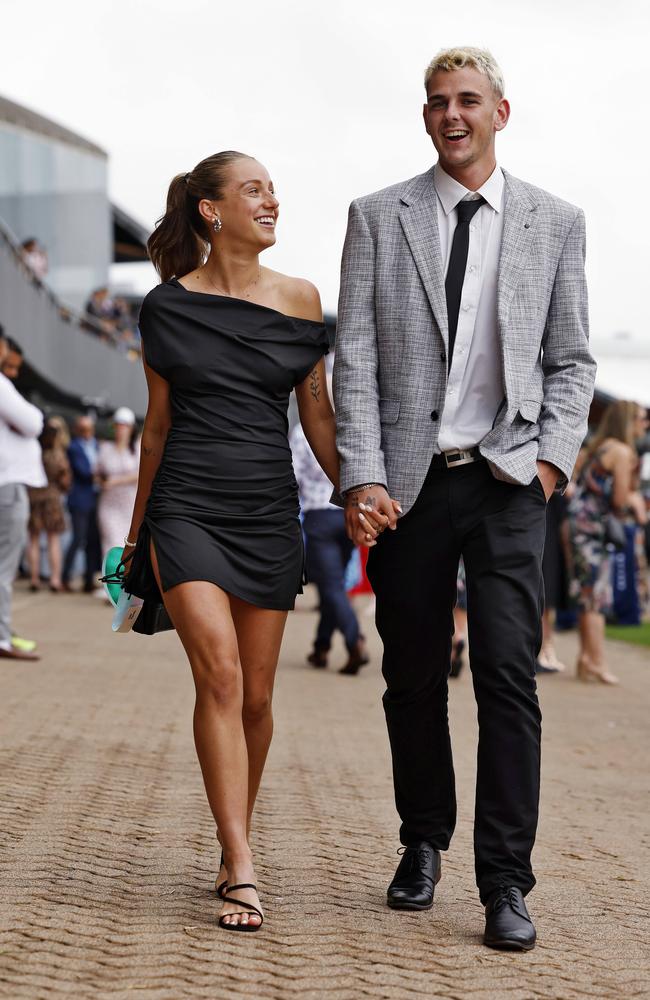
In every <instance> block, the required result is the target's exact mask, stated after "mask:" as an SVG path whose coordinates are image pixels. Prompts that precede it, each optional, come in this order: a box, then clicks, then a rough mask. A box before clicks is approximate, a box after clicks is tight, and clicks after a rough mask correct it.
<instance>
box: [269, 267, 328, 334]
mask: <svg viewBox="0 0 650 1000" xmlns="http://www.w3.org/2000/svg"><path fill="white" fill-rule="evenodd" d="M267 274H268V280H269V285H270V286H271V287H272V288H273V292H274V298H275V299H276V300H277V301H278V302H280V303H281V304H282V305H281V310H280V311H281V312H284V313H286V314H287V315H288V316H296V317H298V319H311V320H314V321H315V322H317V323H320V322H322V320H323V307H322V306H321V301H320V295H319V293H318V289H317V288H316V286H315V285H314V284H312V282H311V281H307V279H306V278H294V277H291V276H290V275H288V274H281V273H280V271H270V270H268V269H267Z"/></svg>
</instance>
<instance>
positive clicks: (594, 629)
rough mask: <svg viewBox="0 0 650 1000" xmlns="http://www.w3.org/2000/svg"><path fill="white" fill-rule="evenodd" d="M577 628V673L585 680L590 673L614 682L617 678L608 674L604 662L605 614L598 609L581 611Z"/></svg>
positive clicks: (611, 682)
mask: <svg viewBox="0 0 650 1000" xmlns="http://www.w3.org/2000/svg"><path fill="white" fill-rule="evenodd" d="M578 629H579V632H580V656H579V659H578V671H579V674H581V675H582V677H583V679H585V680H587V679H588V678H589V676H590V675H591V676H592V677H597V678H601V679H602V680H604V681H605V682H606V683H609V684H615V683H616V682H617V681H618V678H617V677H615V676H614V675H613V674H610V672H609V671H608V669H607V666H606V663H605V616H604V615H602V614H600V613H599V612H598V611H582V612H581V613H580V615H579V617H578Z"/></svg>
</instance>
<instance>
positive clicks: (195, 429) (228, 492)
mask: <svg viewBox="0 0 650 1000" xmlns="http://www.w3.org/2000/svg"><path fill="white" fill-rule="evenodd" d="M277 217H278V199H277V198H276V196H275V192H274V188H273V184H272V182H271V179H270V177H269V175H268V173H267V171H266V170H265V168H264V167H263V166H262V165H261V164H260V163H258V162H257V161H256V160H254V159H253V158H252V157H249V156H245V155H243V154H241V153H235V152H226V153H218V154H216V155H215V156H210V157H208V158H207V159H205V160H203V161H202V162H201V163H199V164H198V166H196V167H195V168H194V170H192V171H191V173H189V174H185V175H182V174H180V175H178V176H177V177H175V178H174V180H173V181H172V183H171V186H170V188H169V195H168V200H167V210H166V213H165V215H164V216H163V218H162V219H161V220H160V221H159V223H158V226H157V228H156V230H155V232H154V233H153V235H152V237H151V239H150V241H149V251H150V254H151V259H152V261H153V263H154V265H155V266H156V268H157V270H158V272H159V274H160V276H161V279H162V283H161V284H160V285H158V286H157V287H156V288H154V289H153V290H152V291H151V292H150V293H149V294H148V295H147V297H146V298H145V300H144V303H143V305H142V312H141V316H140V331H141V334H142V345H143V359H144V367H145V373H146V377H147V383H148V388H149V407H148V410H147V417H146V420H145V424H144V429H143V432H142V457H141V464H140V475H139V482H138V493H137V497H136V501H135V506H134V512H133V520H132V522H131V528H130V530H129V534H128V537H127V539H125V550H124V557H125V558H126V557H128V556H129V555H131V556H132V558H131V570H130V572H131V571H132V572H133V573H134V575H138V576H140V577H142V574H143V573H144V574H145V576H146V575H147V574H148V575H149V577H150V582H151V583H152V584H153V585H154V586H155V585H157V586H158V588H159V590H160V592H161V594H162V597H163V600H164V604H165V608H166V610H167V612H168V614H169V616H170V618H171V620H172V622H173V624H174V627H175V628H176V631H177V632H178V635H179V637H180V640H181V642H182V643H183V646H184V647H185V651H186V653H187V655H188V659H189V661H190V665H191V668H192V673H193V677H194V683H195V687H196V705H195V710H194V736H195V742H196V749H197V754H198V757H199V761H200V764H201V769H202V772H203V779H204V782H205V787H206V791H207V796H208V800H209V803H210V807H211V809H212V812H213V815H214V818H215V821H216V824H217V829H218V837H219V840H220V842H221V845H222V848H223V855H222V864H221V869H220V872H219V877H218V879H217V886H218V891H219V895H221V896H222V898H223V899H224V905H223V910H222V914H221V917H220V920H219V924H220V926H223V927H225V928H227V929H229V930H248V931H254V930H258V928H259V927H260V926H261V923H262V919H263V917H262V912H261V908H260V901H259V897H258V895H257V891H256V888H255V874H254V869H253V858H252V854H251V849H250V846H249V833H250V824H251V817H252V812H253V806H254V804H255V797H256V795H257V791H258V788H259V784H260V779H261V776H262V770H263V768H264V763H265V760H266V755H267V752H268V749H269V744H270V741H271V733H272V728H273V721H272V715H271V696H272V691H273V681H274V674H275V669H276V664H277V660H278V655H279V651H280V643H281V640H282V633H283V630H284V625H285V620H286V616H287V611H288V610H290V609H291V608H293V605H294V599H295V596H296V593H299V592H300V591H301V583H302V574H303V549H302V536H301V531H300V525H299V521H298V500H297V487H296V482H295V478H294V475H293V469H292V465H291V452H290V449H289V444H288V441H287V405H288V401H289V394H290V392H291V390H292V389H294V388H295V390H296V395H297V400H298V406H299V410H300V418H301V421H302V424H303V427H304V430H305V434H306V435H307V438H308V440H309V443H310V445H311V447H312V449H313V451H314V453H315V454H316V456H317V457H318V461H319V462H320V464H321V465H322V467H323V469H324V470H325V472H326V474H327V475H328V477H329V478H330V479H331V481H332V482H333V483H334V485H335V486H336V487H338V458H337V454H336V445H335V429H334V417H333V412H332V407H331V404H330V401H329V397H328V394H327V389H326V383H325V371H324V363H323V355H324V354H325V353H327V335H326V331H325V327H324V325H323V316H322V311H321V305H320V299H319V295H318V292H317V290H316V288H314V286H313V285H311V284H310V283H309V282H308V281H304V280H302V279H299V278H289V277H287V276H286V275H283V274H279V273H277V272H275V271H271V270H269V269H267V268H262V267H260V263H259V254H260V253H261V252H262V251H263V250H265V249H266V248H267V247H271V246H273V244H274V243H275V225H276V221H277ZM367 538H368V541H369V543H371V540H370V535H368V536H367ZM136 541H137V545H135V543H136ZM224 861H225V863H224Z"/></svg>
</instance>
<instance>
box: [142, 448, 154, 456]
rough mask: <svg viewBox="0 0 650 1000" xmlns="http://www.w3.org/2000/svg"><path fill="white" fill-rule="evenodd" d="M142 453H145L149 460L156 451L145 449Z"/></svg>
mask: <svg viewBox="0 0 650 1000" xmlns="http://www.w3.org/2000/svg"><path fill="white" fill-rule="evenodd" d="M142 452H143V454H144V455H146V456H147V458H149V457H150V456H151V455H153V453H154V450H153V448H144V447H143V449H142Z"/></svg>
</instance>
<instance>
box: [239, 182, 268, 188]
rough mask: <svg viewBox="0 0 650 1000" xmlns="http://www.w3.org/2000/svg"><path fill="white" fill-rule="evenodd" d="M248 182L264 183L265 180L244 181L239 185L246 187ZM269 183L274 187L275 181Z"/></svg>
mask: <svg viewBox="0 0 650 1000" xmlns="http://www.w3.org/2000/svg"><path fill="white" fill-rule="evenodd" d="M247 184H264V181H260V180H250V181H243V182H242V183H241V184H240V185H239V187H240V188H243V187H246V185H247ZM269 184H270V186H271V187H273V181H269Z"/></svg>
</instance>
